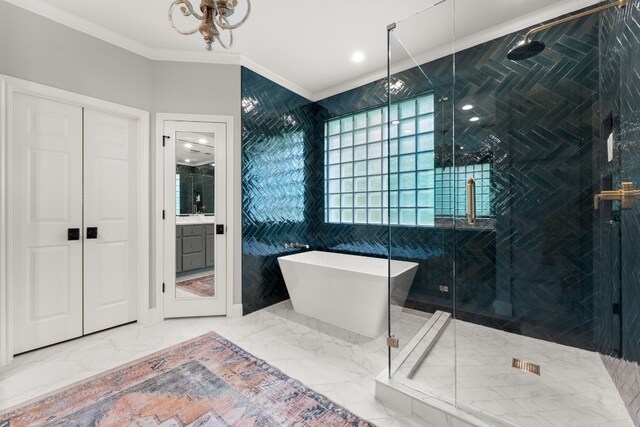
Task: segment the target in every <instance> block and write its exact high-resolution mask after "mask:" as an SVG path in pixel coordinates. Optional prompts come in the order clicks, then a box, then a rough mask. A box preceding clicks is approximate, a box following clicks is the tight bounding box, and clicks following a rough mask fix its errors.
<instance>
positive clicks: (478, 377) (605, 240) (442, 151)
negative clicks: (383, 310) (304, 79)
mask: <svg viewBox="0 0 640 427" xmlns="http://www.w3.org/2000/svg"><path fill="white" fill-rule="evenodd" d="M569 3H570V2H553V1H539V2H524V3H523V4H522V7H523V8H524V9H522V10H521V11H520V12H519V13H518V14H517V15H508V13H507V12H505V11H502V10H498V9H499V8H496V2H494V1H491V0H455V1H454V0H445V1H441V2H437V3H435V4H434V5H433V6H432V7H430V8H429V9H427V10H425V11H424V12H421V13H419V14H417V15H415V16H412V17H410V18H408V19H406V20H403V21H400V22H396V23H394V24H393V25H390V26H389V30H388V47H389V67H388V68H389V73H388V77H387V79H386V81H385V82H384V83H379V84H377V86H375V85H373V84H372V85H371V87H370V88H369V89H367V88H366V87H364V88H359V89H358V95H359V96H362V97H363V98H362V99H364V100H365V101H368V98H366V96H369V94H370V93H376V92H375V90H377V89H376V88H377V87H380V86H381V85H382V84H384V88H385V89H386V92H387V95H386V101H387V102H386V106H385V111H384V113H385V116H386V117H385V123H384V124H385V127H386V131H385V133H386V135H388V138H386V141H385V143H386V147H384V148H383V149H382V150H383V153H384V162H385V165H384V167H383V170H382V176H383V180H384V181H386V182H385V184H384V189H385V195H384V196H383V202H382V203H383V206H384V207H385V208H387V209H388V221H387V222H388V224H389V225H388V236H387V237H388V240H387V243H388V252H389V255H390V258H391V259H392V260H398V261H409V262H414V263H417V264H418V269H417V273H416V277H415V279H414V282H413V285H412V287H411V290H410V292H409V295H408V297H407V299H406V301H405V302H404V303H402V304H400V305H399V304H397V302H394V301H390V310H389V312H390V313H391V315H392V317H391V319H390V328H389V335H390V337H391V339H390V340H389V342H390V343H391V346H390V350H389V367H388V369H387V370H386V371H385V372H384V373H383V374H382V375H381V377H380V378H379V379H378V383H377V387H378V396H379V397H380V398H381V399H382V400H383V401H385V403H387V404H390V405H391V406H393V407H394V408H395V409H397V410H399V411H401V412H404V413H413V414H414V415H416V416H421V417H422V418H423V420H426V421H425V422H426V423H427V424H428V423H431V424H428V425H446V424H444V419H445V418H446V417H450V416H454V417H456V418H459V419H464V420H465V422H467V423H469V425H473V424H475V425H513V426H566V425H616V426H617V425H633V424H634V423H635V424H636V425H638V419H637V415H636V413H637V410H638V409H639V408H640V398H637V396H638V394H639V393H640V386H638V383H637V382H633V384H632V382H629V381H627V378H636V377H637V376H638V373H639V372H640V371H639V370H638V365H637V364H636V362H638V361H640V335H639V334H640V332H639V331H640V316H638V315H637V313H638V308H637V307H638V304H637V303H636V301H638V300H640V282H639V279H638V278H639V277H640V274H639V272H640V206H638V204H633V203H630V200H631V199H630V196H629V194H631V192H633V191H635V190H633V188H634V185H635V188H637V187H638V184H639V183H640V158H639V157H638V153H639V152H640V147H639V146H638V144H640V132H639V130H638V129H639V128H638V126H637V124H638V123H640V42H639V39H638V34H640V27H639V23H640V1H639V0H629V1H626V0H623V1H615V2H602V3H595V2H594V3H592V4H591V5H589V6H588V7H584V9H579V10H575V7H574V8H572V7H571V5H570V4H569ZM581 5H582V6H585V3H584V2H583V3H581ZM480 10H494V13H492V14H491V16H490V17H489V18H487V20H485V21H483V22H482V23H480V22H478V21H479V20H478V19H477V16H478V13H479V11H480ZM483 16H484V15H483ZM560 24H562V25H560ZM534 35H537V36H538V37H536V38H538V39H539V40H532V36H534ZM541 40H544V43H543V42H542V41H541ZM518 42H519V44H516V43H518ZM514 45H515V47H514ZM524 59H527V60H526V61H524ZM371 98H373V96H371ZM359 99H360V98H359ZM371 102H374V101H373V99H372V101H371ZM361 103H364V101H361ZM633 183H635V184H633ZM633 194H635V193H633ZM597 195H601V196H602V197H599V198H598V200H599V201H600V204H599V206H598V209H594V197H595V196H597ZM634 197H635V196H634ZM398 338H399V342H398V340H397V339H398ZM396 344H397V345H398V347H397V348H396V347H395V345H396ZM394 393H396V394H394ZM425 403H428V405H426V406H424V404H425ZM426 408H431V409H426ZM434 408H436V409H434ZM447 414H448V415H447ZM452 414H453V415H452ZM630 414H631V415H630ZM483 423H484V424H483ZM463 424H464V423H463ZM464 425H467V424H464Z"/></svg>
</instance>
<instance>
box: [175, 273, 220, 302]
mask: <svg viewBox="0 0 640 427" xmlns="http://www.w3.org/2000/svg"><path fill="white" fill-rule="evenodd" d="M176 287H177V288H178V289H182V290H183V291H185V292H189V293H190V294H194V295H197V296H199V297H215V296H216V279H215V276H214V275H213V274H211V275H209V276H204V277H198V278H197V279H191V280H184V281H182V282H178V283H176Z"/></svg>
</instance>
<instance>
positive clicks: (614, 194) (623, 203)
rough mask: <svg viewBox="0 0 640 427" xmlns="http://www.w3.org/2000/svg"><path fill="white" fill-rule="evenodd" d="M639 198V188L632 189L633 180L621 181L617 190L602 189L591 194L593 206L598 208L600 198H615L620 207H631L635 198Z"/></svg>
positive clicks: (625, 208)
mask: <svg viewBox="0 0 640 427" xmlns="http://www.w3.org/2000/svg"><path fill="white" fill-rule="evenodd" d="M638 199H640V190H634V188H633V181H622V188H620V189H618V190H611V191H603V192H601V193H598V194H596V195H595V196H593V208H594V209H598V207H599V205H600V200H617V201H618V202H620V208H621V209H624V210H628V209H632V208H633V207H634V206H635V204H636V200H638Z"/></svg>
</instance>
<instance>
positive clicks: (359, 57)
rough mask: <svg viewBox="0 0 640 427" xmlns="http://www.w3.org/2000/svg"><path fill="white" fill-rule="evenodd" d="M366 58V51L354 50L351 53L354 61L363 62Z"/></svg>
mask: <svg viewBox="0 0 640 427" xmlns="http://www.w3.org/2000/svg"><path fill="white" fill-rule="evenodd" d="M364 58H365V56H364V53H363V52H360V51H357V52H354V53H353V55H351V60H352V61H353V62H362V61H364Z"/></svg>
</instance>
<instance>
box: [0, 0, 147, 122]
mask: <svg viewBox="0 0 640 427" xmlns="http://www.w3.org/2000/svg"><path fill="white" fill-rule="evenodd" d="M152 66H153V62H152V61H151V60H149V59H146V58H143V57H141V56H139V55H136V54H134V53H131V52H128V51H126V50H124V49H121V48H119V47H116V46H113V45H111V44H108V43H105V42H103V41H101V40H99V39H97V38H95V37H92V36H89V35H87V34H84V33H81V32H79V31H76V30H73V29H71V28H68V27H65V26H63V25H60V24H58V23H56V22H53V21H50V20H48V19H46V18H44V17H42V16H39V15H36V14H34V13H31V12H28V11H26V10H24V9H21V8H19V7H16V6H13V5H10V4H8V3H6V2H4V1H0V74H6V75H9V76H13V77H18V78H21V79H24V80H29V81H32V82H36V83H41V84H44V85H47V86H53V87H56V88H59V89H65V90H68V91H71V92H76V93H81V94H83V95H88V96H92V97H95V98H99V99H104V100H107V101H111V102H116V103H119V104H124V105H127V106H130V107H135V108H140V109H143V110H147V111H149V110H151V108H152V103H151V102H152V93H153V88H152V83H151V79H150V76H151V74H152Z"/></svg>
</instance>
